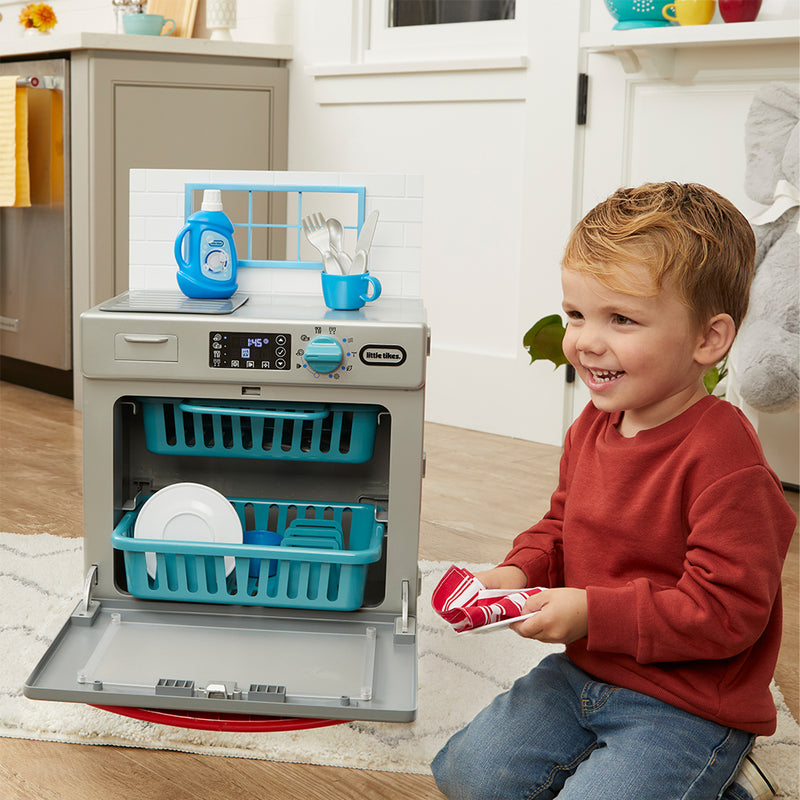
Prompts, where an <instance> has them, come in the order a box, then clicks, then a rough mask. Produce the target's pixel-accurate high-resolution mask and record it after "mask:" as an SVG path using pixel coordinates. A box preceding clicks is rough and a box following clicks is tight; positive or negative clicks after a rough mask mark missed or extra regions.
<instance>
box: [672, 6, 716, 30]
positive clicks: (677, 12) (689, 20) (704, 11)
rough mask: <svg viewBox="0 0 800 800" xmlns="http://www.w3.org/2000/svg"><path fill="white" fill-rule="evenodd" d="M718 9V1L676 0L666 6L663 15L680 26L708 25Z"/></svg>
mask: <svg viewBox="0 0 800 800" xmlns="http://www.w3.org/2000/svg"><path fill="white" fill-rule="evenodd" d="M716 7H717V0H675V2H674V3H670V4H669V5H666V6H664V8H663V9H662V12H661V13H662V14H663V15H664V16H665V17H666V18H667V19H668V20H669V21H670V22H677V23H678V24H679V25H708V23H709V22H711V18H712V17H713V16H714V10H715V9H716Z"/></svg>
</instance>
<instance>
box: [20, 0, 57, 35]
mask: <svg viewBox="0 0 800 800" xmlns="http://www.w3.org/2000/svg"><path fill="white" fill-rule="evenodd" d="M57 22H58V19H56V15H55V12H54V11H53V9H52V8H50V6H49V5H47V3H30V4H28V5H27V6H25V8H23V9H22V11H20V13H19V24H20V25H22V26H24V27H25V28H38V29H39V30H40V31H49V30H50V29H51V28H53V27H55V24H56V23H57Z"/></svg>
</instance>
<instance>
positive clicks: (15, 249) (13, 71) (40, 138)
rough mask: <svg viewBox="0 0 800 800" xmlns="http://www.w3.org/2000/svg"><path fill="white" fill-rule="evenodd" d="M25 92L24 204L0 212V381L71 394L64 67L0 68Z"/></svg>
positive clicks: (33, 63) (45, 62) (22, 64)
mask: <svg viewBox="0 0 800 800" xmlns="http://www.w3.org/2000/svg"><path fill="white" fill-rule="evenodd" d="M0 75H17V76H19V80H18V84H19V85H22V86H26V87H28V89H29V91H28V93H27V94H28V162H29V165H30V183H31V205H30V206H29V207H20V208H17V207H13V208H0V376H2V378H3V379H4V380H10V381H12V382H15V383H22V384H25V385H28V386H32V387H33V388H37V389H43V390H46V391H50V392H51V393H54V394H61V395H64V396H67V397H71V396H72V322H71V314H72V303H71V294H70V280H71V254H70V202H69V198H70V170H69V164H70V136H69V130H70V125H69V96H68V92H69V88H68V87H69V62H68V61H67V60H66V59H63V58H55V59H42V60H29V61H17V62H2V63H0Z"/></svg>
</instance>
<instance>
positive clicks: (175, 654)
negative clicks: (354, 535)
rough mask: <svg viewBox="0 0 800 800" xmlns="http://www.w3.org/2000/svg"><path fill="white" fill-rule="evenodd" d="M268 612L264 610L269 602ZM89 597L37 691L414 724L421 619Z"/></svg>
mask: <svg viewBox="0 0 800 800" xmlns="http://www.w3.org/2000/svg"><path fill="white" fill-rule="evenodd" d="M265 611H266V612H267V613H264V612H265ZM269 611H270V610H269V609H267V610H264V609H259V610H256V609H242V608H236V609H226V608H224V607H220V606H212V605H206V606H195V605H193V606H192V607H191V610H180V611H176V610H175V605H173V604H152V603H150V604H147V605H146V607H142V604H141V603H139V604H137V603H136V602H135V601H133V602H126V601H124V600H120V601H116V600H115V601H106V600H104V601H103V602H102V603H97V602H96V601H90V606H89V609H88V610H87V608H86V607H85V605H84V603H83V602H81V603H80V604H79V606H78V607H77V608H76V609H75V611H74V612H73V614H72V615H71V617H70V618H69V619H68V621H67V623H66V624H65V625H64V627H63V628H62V629H61V631H60V633H59V635H58V636H57V638H56V639H55V641H54V642H53V644H52V645H51V646H50V648H49V649H48V650H47V652H46V653H45V655H44V657H43V658H42V660H41V661H40V663H39V664H38V665H37V667H36V669H35V670H34V672H33V673H32V674H31V676H30V677H29V678H28V680H27V682H26V684H25V695H26V696H27V697H30V698H32V699H37V700H64V701H69V702H83V703H90V704H95V705H112V706H113V705H116V706H133V707H142V708H154V709H170V710H176V709H181V710H185V711H191V712H214V713H226V714H250V715H263V716H282V717H285V716H292V717H314V718H327V719H343V720H345V719H363V720H382V721H391V722H408V721H411V720H413V719H414V717H415V715H416V694H417V643H416V635H415V619H414V618H413V617H411V618H408V619H406V620H405V628H406V630H405V632H403V620H401V619H400V618H398V617H394V616H392V615H389V614H381V613H371V612H369V611H366V612H357V613H340V614H339V613H334V614H331V613H330V612H326V613H325V614H324V615H321V614H318V613H315V612H313V611H299V610H298V611H292V612H288V613H285V612H283V613H280V612H274V613H269Z"/></svg>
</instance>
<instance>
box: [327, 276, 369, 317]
mask: <svg viewBox="0 0 800 800" xmlns="http://www.w3.org/2000/svg"><path fill="white" fill-rule="evenodd" d="M370 289H371V290H372V294H370ZM322 296H323V297H324V298H325V305H327V306H328V308H332V309H333V310H334V311H354V310H355V309H357V308H361V307H362V306H363V305H364V304H365V303H371V302H372V301H373V300H377V299H378V298H379V297H380V296H381V283H380V281H379V280H378V279H377V278H376V277H374V276H372V275H370V274H369V272H358V273H356V274H355V275H332V274H330V273H328V272H323V273H322Z"/></svg>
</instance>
